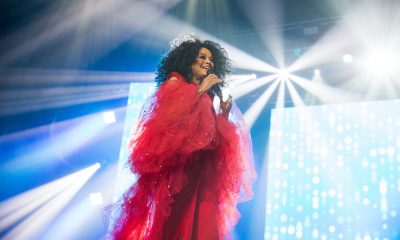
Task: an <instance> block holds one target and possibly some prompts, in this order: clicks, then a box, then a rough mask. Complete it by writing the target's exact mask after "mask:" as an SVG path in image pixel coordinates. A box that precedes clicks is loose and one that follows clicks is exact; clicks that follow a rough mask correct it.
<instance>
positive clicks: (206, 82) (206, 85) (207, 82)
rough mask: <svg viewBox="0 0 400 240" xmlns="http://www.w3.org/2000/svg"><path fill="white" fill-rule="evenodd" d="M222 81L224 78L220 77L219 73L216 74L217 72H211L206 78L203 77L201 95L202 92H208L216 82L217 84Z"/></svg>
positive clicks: (200, 88)
mask: <svg viewBox="0 0 400 240" xmlns="http://www.w3.org/2000/svg"><path fill="white" fill-rule="evenodd" d="M220 82H222V80H221V79H219V78H218V77H217V75H215V74H210V75H208V76H207V77H205V78H204V79H203V81H202V82H201V84H200V87H199V95H201V94H203V93H205V92H207V91H208V90H210V88H211V87H212V86H214V84H217V83H220Z"/></svg>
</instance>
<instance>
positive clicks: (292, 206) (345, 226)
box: [265, 100, 400, 240]
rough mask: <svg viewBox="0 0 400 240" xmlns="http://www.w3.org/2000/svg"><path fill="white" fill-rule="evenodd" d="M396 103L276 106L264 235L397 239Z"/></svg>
mask: <svg viewBox="0 0 400 240" xmlns="http://www.w3.org/2000/svg"><path fill="white" fill-rule="evenodd" d="M399 109H400V101H399V100H392V101H379V102H363V103H353V104H344V105H325V106H313V107H299V108H287V109H275V110H273V112H272V115H271V131H270V140H269V152H268V155H269V157H268V158H269V162H268V178H267V181H268V182H267V203H266V222H265V239H322V240H325V239H332V240H337V239H356V240H375V239H387V240H389V239H400V216H399V214H400V111H399Z"/></svg>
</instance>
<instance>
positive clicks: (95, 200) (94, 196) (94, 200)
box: [89, 192, 103, 205]
mask: <svg viewBox="0 0 400 240" xmlns="http://www.w3.org/2000/svg"><path fill="white" fill-rule="evenodd" d="M89 198H90V203H91V204H92V205H102V204H103V195H102V194H101V193H100V192H97V193H91V194H90V195H89Z"/></svg>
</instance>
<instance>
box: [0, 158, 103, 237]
mask: <svg viewBox="0 0 400 240" xmlns="http://www.w3.org/2000/svg"><path fill="white" fill-rule="evenodd" d="M99 166H100V164H98V163H97V164H94V165H92V166H89V167H87V168H85V169H83V170H80V171H78V172H75V173H73V174H71V175H68V176H65V177H63V178H61V179H58V180H55V181H53V182H50V183H48V184H46V185H43V186H40V187H37V188H35V189H32V190H30V191H28V192H26V193H22V194H20V195H18V196H15V197H13V198H11V199H8V200H6V201H4V202H2V203H1V204H0V213H1V215H0V216H1V219H0V231H1V230H5V229H7V228H8V227H10V226H13V225H14V224H16V226H15V227H13V228H12V229H11V230H10V231H8V232H7V233H6V235H4V236H2V239H36V238H37V237H38V236H39V235H40V233H41V232H42V231H43V230H44V229H45V228H46V227H47V226H48V225H49V224H51V222H52V221H53V220H54V219H55V218H56V217H57V215H58V214H59V213H60V212H61V211H62V210H63V209H64V207H65V206H66V205H67V204H68V203H69V202H70V201H71V199H72V198H73V197H74V196H75V195H76V193H77V192H78V191H79V190H80V189H81V188H82V187H83V185H84V184H85V183H86V182H87V181H88V180H89V179H90V178H91V177H92V176H93V174H94V173H95V172H96V170H97V169H98V168H99Z"/></svg>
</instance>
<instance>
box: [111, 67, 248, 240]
mask: <svg viewBox="0 0 400 240" xmlns="http://www.w3.org/2000/svg"><path fill="white" fill-rule="evenodd" d="M171 76H174V77H177V78H178V80H167V81H166V82H164V83H163V84H162V85H161V86H160V87H159V88H158V89H157V91H156V93H155V94H154V96H153V97H152V99H151V101H150V102H149V106H148V107H147V110H146V111H145V112H144V113H143V114H142V116H141V118H140V120H139V124H138V126H139V127H138V130H137V132H136V133H135V135H134V137H133V138H132V140H131V142H130V144H129V166H130V167H131V169H132V171H133V173H134V174H136V175H137V178H138V179H137V182H136V183H135V185H133V186H132V187H131V188H130V189H129V190H128V191H127V192H126V193H125V194H124V198H123V203H122V207H121V208H120V211H119V213H118V214H117V215H118V216H119V217H118V218H117V219H116V222H115V225H114V228H113V232H112V233H111V235H112V238H113V239H118V240H119V239H121V240H122V239H124V240H125V239H132V240H136V239H146V240H147V239H149V240H150V239H151V240H158V239H159V240H170V239H183V240H186V239H205V240H213V239H225V238H229V236H230V231H231V230H232V228H233V227H234V225H235V224H236V222H237V221H238V219H239V217H240V215H239V212H238V211H237V209H236V204H237V202H238V201H243V200H248V199H249V198H251V197H252V190H251V183H252V181H253V180H254V178H255V172H254V169H253V160H252V152H251V140H250V135H249V132H248V129H247V128H246V127H245V124H244V122H243V119H242V118H241V115H240V112H239V110H238V109H237V107H236V106H233V107H232V109H231V113H230V115H231V116H230V120H228V119H227V117H224V116H223V115H222V114H217V113H216V111H215V110H214V107H213V103H212V100H211V98H210V97H209V95H208V94H203V95H201V96H199V95H198V86H196V85H195V84H191V83H187V82H186V81H185V80H184V78H183V77H182V76H181V75H179V74H178V73H176V72H174V73H172V74H171V75H170V76H169V77H168V79H169V78H170V77H171Z"/></svg>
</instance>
